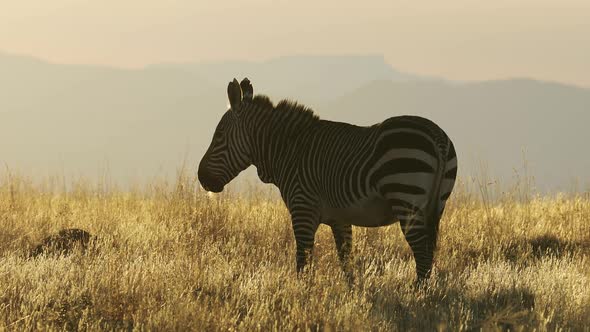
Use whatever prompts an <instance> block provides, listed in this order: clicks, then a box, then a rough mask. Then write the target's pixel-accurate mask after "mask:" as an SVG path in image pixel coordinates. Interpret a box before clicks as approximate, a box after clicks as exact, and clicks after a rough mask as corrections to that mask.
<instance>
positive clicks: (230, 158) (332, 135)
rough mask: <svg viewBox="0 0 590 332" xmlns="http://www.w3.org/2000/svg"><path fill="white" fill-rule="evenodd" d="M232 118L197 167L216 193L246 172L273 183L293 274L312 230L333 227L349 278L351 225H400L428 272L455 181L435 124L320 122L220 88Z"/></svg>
mask: <svg viewBox="0 0 590 332" xmlns="http://www.w3.org/2000/svg"><path fill="white" fill-rule="evenodd" d="M228 97H229V100H230V105H231V107H230V109H229V110H228V111H227V112H226V113H225V114H224V116H223V118H222V119H221V121H220V122H219V124H218V126H217V129H216V131H215V135H214V138H213V141H212V143H211V146H210V147H209V149H208V150H207V152H206V154H205V156H204V157H203V159H202V161H201V163H200V165H199V172H198V175H199V180H200V182H201V184H202V185H203V187H204V188H205V189H207V190H210V191H214V192H219V191H222V190H223V187H224V186H225V185H226V184H227V183H228V182H230V181H231V180H232V179H233V178H234V177H236V176H237V175H238V174H239V173H240V172H241V171H242V170H244V169H245V168H247V167H248V166H250V165H252V164H253V165H255V166H256V167H257V169H258V175H259V177H260V179H261V180H262V181H264V182H266V183H273V184H275V185H276V186H277V187H278V188H279V189H280V191H281V195H282V197H283V199H284V201H285V203H286V205H287V208H288V209H289V211H290V213H291V218H292V223H293V230H294V232H295V239H296V243H297V270H298V271H302V270H303V268H304V267H305V266H306V264H307V261H308V258H309V254H310V252H311V250H312V248H313V243H314V238H315V233H316V230H317V228H318V226H319V224H320V223H325V224H328V225H330V226H331V228H332V231H333V234H334V239H335V242H336V246H337V249H338V255H339V257H340V259H341V261H342V263H343V267H344V269H345V272H346V274H347V276H349V277H350V278H352V271H351V269H350V264H349V261H350V259H351V248H352V227H351V226H352V225H354V226H365V227H378V226H385V225H390V224H392V223H394V222H396V221H399V222H400V225H401V228H402V231H403V233H404V235H405V237H406V240H407V241H408V244H409V245H410V247H411V249H412V251H413V253H414V258H415V261H416V271H417V276H418V280H423V279H425V278H428V276H429V275H430V272H431V269H432V261H433V253H434V250H435V248H436V239H437V234H438V226H439V221H440V218H441V216H442V213H443V211H444V208H445V204H446V201H447V199H448V198H449V196H450V194H451V192H452V190H453V186H454V183H455V178H456V175H457V156H456V153H455V149H454V146H453V143H452V142H451V141H450V139H449V138H448V136H447V135H446V134H445V133H444V132H443V131H442V129H440V128H439V127H438V126H437V125H436V124H434V123H433V122H431V121H430V120H427V119H424V118H421V117H416V116H399V117H393V118H390V119H387V120H385V121H384V122H382V123H380V124H376V125H373V126H370V127H359V126H354V125H351V124H346V123H339V122H332V121H325V120H320V119H319V118H318V117H317V116H315V115H314V114H313V112H312V111H311V110H309V109H307V108H305V107H304V106H301V105H298V104H296V103H293V102H289V101H281V102H280V103H279V104H278V105H276V106H275V105H273V104H272V103H271V102H270V100H269V99H268V98H267V97H264V96H254V94H253V89H252V85H251V84H250V82H249V81H248V80H247V79H244V80H243V81H242V83H238V82H237V80H235V79H234V81H233V82H231V83H230V84H229V86H228Z"/></svg>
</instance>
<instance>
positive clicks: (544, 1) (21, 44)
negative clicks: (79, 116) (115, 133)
mask: <svg viewBox="0 0 590 332" xmlns="http://www.w3.org/2000/svg"><path fill="white" fill-rule="evenodd" d="M0 51H3V52H9V53H16V54H26V55H33V56H36V57H40V58H43V59H48V60H50V61H54V62H60V63H86V64H103V65H113V66H123V67H140V66H143V65H146V64H149V63H157V62H179V61H180V62H197V61H223V60H254V61H261V60H266V59H269V58H272V57H276V56H281V55H300V54H314V55H317V54H332V55H333V54H382V55H384V56H385V59H386V60H387V62H388V63H390V64H391V65H392V66H394V67H395V68H397V69H399V70H403V71H406V72H410V73H418V74H424V75H434V76H442V77H446V78H450V79H460V80H485V79H497V78H510V77H531V78H536V79H543V80H551V81H559V82H564V83H570V84H576V85H580V86H585V87H590V1H588V0H554V1H548V0H514V1H506V0H494V1H475V0H446V1H436V2H434V1H429V2H426V1H419V0H405V1H399V0H397V1H396V0H360V1H359V0H356V1H342V0H339V1H335V0H316V1H312V0H297V1H290V0H289V1H287V0H278V1H271V0H254V1H230V0H224V1H198V0H169V1H150V0H143V1H138V0H125V1H121V0H102V1H97V0H95V1H88V0H86V1H85V0H51V1H38V0H19V1H16V0H0Z"/></svg>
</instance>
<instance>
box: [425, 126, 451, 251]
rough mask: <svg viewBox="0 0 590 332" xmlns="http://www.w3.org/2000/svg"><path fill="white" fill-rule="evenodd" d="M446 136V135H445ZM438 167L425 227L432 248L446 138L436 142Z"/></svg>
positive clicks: (434, 238)
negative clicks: (443, 141) (441, 141)
mask: <svg viewBox="0 0 590 332" xmlns="http://www.w3.org/2000/svg"><path fill="white" fill-rule="evenodd" d="M445 136H446V135H445ZM438 150H439V153H438V167H437V170H436V176H435V177H434V180H433V182H434V183H433V186H432V188H433V190H432V192H431V196H430V199H429V206H428V210H427V216H426V228H427V230H428V235H429V238H430V244H431V245H432V249H433V250H434V249H436V242H437V238H438V226H439V222H440V215H439V211H440V195H441V192H440V190H441V186H442V182H443V180H444V173H445V167H446V158H447V154H448V152H449V140H448V139H446V142H445V143H444V144H440V143H439V144H438Z"/></svg>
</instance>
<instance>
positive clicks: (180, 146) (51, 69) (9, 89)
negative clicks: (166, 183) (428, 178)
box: [0, 54, 590, 190]
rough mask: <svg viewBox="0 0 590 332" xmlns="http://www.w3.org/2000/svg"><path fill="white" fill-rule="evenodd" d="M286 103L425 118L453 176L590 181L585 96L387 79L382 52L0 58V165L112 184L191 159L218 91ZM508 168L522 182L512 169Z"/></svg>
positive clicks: (552, 183) (556, 183)
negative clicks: (449, 152) (239, 90)
mask: <svg viewBox="0 0 590 332" xmlns="http://www.w3.org/2000/svg"><path fill="white" fill-rule="evenodd" d="M243 76H248V77H249V78H250V79H251V80H252V82H253V83H254V88H255V92H260V93H264V94H268V95H270V96H271V98H273V99H274V100H275V101H278V100H279V99H280V98H290V99H296V100H298V101H299V102H301V103H303V104H306V105H309V106H311V107H313V108H314V110H315V111H316V113H318V114H319V115H320V116H321V117H323V118H327V119H331V120H338V121H346V122H351V123H356V124H359V125H368V124H373V123H376V122H379V121H382V120H383V119H385V118H387V117H391V116H396V115H402V114H418V115H423V116H427V117H429V118H431V119H433V120H434V121H435V122H437V123H438V124H439V125H440V126H441V127H443V128H444V129H445V130H446V131H447V132H448V134H449V135H450V136H451V137H452V138H453V140H454V142H455V144H456V147H457V150H458V153H459V156H460V158H461V159H460V163H461V164H460V175H462V176H463V177H466V176H468V175H470V174H473V173H474V172H475V173H477V172H478V165H479V163H480V161H483V162H484V163H485V164H486V165H487V170H488V173H489V174H491V175H492V176H497V177H500V178H502V179H503V181H506V182H510V181H512V180H513V179H514V174H515V173H514V172H515V169H516V170H517V171H518V170H519V169H521V168H522V166H523V150H524V151H525V154H524V156H525V158H526V160H527V161H528V164H529V171H530V173H531V174H533V175H534V176H535V178H536V183H537V184H538V185H539V187H541V188H542V189H551V190H557V189H559V190H568V189H571V187H572V183H573V181H575V180H577V181H578V182H579V184H580V188H579V189H585V184H586V183H588V180H590V176H589V175H588V173H587V171H586V170H588V169H589V168H590V155H588V154H587V153H586V151H587V149H586V142H588V141H589V139H590V132H589V131H588V130H586V129H585V127H586V126H587V124H588V123H589V122H590V121H589V120H590V90H587V89H581V88H577V87H573V86H567V85H563V84H556V83H546V82H538V81H534V80H528V79H510V80H502V81H488V82H475V83H465V82H463V83H461V82H450V81H445V80H442V79H436V78H428V77H419V76H415V75H411V74H408V73H402V72H399V71H396V70H395V69H394V68H392V67H391V66H389V65H387V64H386V63H385V62H384V60H383V58H382V57H379V56H333V57H331V56H321V57H315V56H291V57H282V58H277V59H274V60H270V61H267V62H261V63H251V62H227V63H212V64H158V65H153V66H149V67H146V68H142V69H138V70H128V69H117V68H107V67H97V66H81V65H58V64H50V63H46V62H43V61H40V60H37V59H34V58H28V57H21V56H12V55H6V54H0V162H3V163H5V164H6V165H7V166H8V167H9V168H10V169H13V170H19V171H21V172H22V173H24V174H26V175H33V176H39V175H41V176H43V175H47V174H55V173H60V174H62V173H63V174H66V175H68V176H78V175H84V176H88V177H90V178H94V177H97V176H101V175H102V174H104V173H105V172H106V173H108V174H109V176H110V177H112V179H113V180H115V181H117V182H122V183H128V182H129V181H132V182H135V181H144V180H148V179H150V178H152V177H154V176H162V175H173V174H174V172H175V170H176V168H177V167H179V166H180V165H181V162H182V160H183V159H186V161H187V165H188V166H190V167H193V168H194V167H196V163H197V162H198V160H199V158H200V157H201V155H202V153H203V152H204V150H205V149H206V147H207V146H208V144H209V142H210V138H211V135H212V132H213V130H214V128H215V125H216V124H217V121H218V120H219V118H220V117H221V115H222V113H223V112H224V111H225V109H226V105H227V99H226V94H225V88H226V84H227V82H228V81H229V80H231V79H232V78H233V77H238V78H241V77H243ZM519 172H521V173H522V170H520V171H519Z"/></svg>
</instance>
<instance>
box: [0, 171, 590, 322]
mask: <svg viewBox="0 0 590 332" xmlns="http://www.w3.org/2000/svg"><path fill="white" fill-rule="evenodd" d="M531 191H532V190H529V189H528V188H524V189H523V188H520V189H519V188H516V189H514V190H508V191H506V192H504V193H499V194H497V195H491V194H490V192H489V191H488V187H487V185H486V184H484V185H482V186H479V187H478V188H476V189H475V190H471V189H468V186H467V185H465V184H459V185H458V188H457V189H456V190H455V193H454V194H453V196H452V197H451V200H450V201H449V203H448V205H447V209H446V212H445V214H444V217H443V220H442V221H441V228H440V237H439V246H438V251H437V253H436V256H435V268H434V272H433V276H432V278H431V279H430V280H429V281H428V282H427V283H426V285H424V287H422V288H416V287H415V286H414V284H413V280H414V277H415V272H414V261H413V258H412V255H411V252H410V249H409V247H408V245H407V244H406V242H405V240H404V239H403V236H402V234H401V231H400V229H399V226H398V224H394V225H392V226H390V227H385V228H374V229H363V228H355V229H354V241H355V244H354V254H355V261H354V266H355V276H356V283H355V284H354V285H353V286H352V287H349V285H348V283H347V282H346V280H345V278H344V276H343V274H342V273H341V269H340V266H339V262H338V259H337V255H336V251H335V248H334V241H333V238H332V234H331V232H330V230H329V228H328V227H327V226H321V227H320V230H319V232H318V235H317V237H316V247H315V251H314V265H313V268H312V269H311V271H310V272H309V273H308V274H307V275H305V276H304V277H302V278H296V273H295V243H294V238H293V232H292V229H291V224H290V219H289V215H288V213H287V210H286V208H285V207H284V206H283V203H282V202H281V201H280V200H279V199H277V197H276V196H275V195H273V194H272V193H270V192H267V191H265V189H262V190H260V189H252V190H248V191H246V192H241V193H239V192H233V193H232V192H228V193H224V194H221V195H209V194H207V193H206V192H204V191H202V189H200V188H199V186H198V183H196V182H195V180H194V177H193V176H183V175H182V174H181V175H180V176H178V180H177V181H176V182H175V183H167V182H164V181H162V182H156V181H154V183H153V184H152V185H149V186H145V187H142V188H141V189H130V190H118V189H117V188H116V187H111V186H107V185H104V184H103V185H96V184H91V183H88V182H83V181H79V182H76V183H74V184H73V185H71V186H69V188H68V190H64V189H63V184H62V182H61V181H60V180H59V179H58V178H55V179H53V180H48V181H45V182H42V183H35V184H33V183H32V182H31V181H29V180H27V178H26V177H17V176H5V177H3V178H2V179H1V180H0V223H1V225H2V227H0V330H17V331H25V330H90V331H94V330H154V331H187V330H199V331H212V330H239V331H252V330H262V331H268V330H281V331H285V330H286V331H319V330H326V331H341V330H354V331H364V330H372V331H373V330H374V331H390V330H394V331H395V330H430V331H432V330H473V329H475V330H479V329H483V330H506V329H510V330H532V329H536V330H540V331H544V330H556V329H564V330H582V331H583V330H588V329H589V328H590V195H586V194H569V195H565V194H562V195H552V196H537V195H534V194H533V193H531ZM492 196H494V198H491V197H492ZM71 227H75V228H81V229H84V230H86V231H88V232H90V233H91V234H93V235H95V236H96V239H95V240H94V242H93V244H92V246H91V247H90V248H89V249H88V250H87V251H86V252H82V251H80V250H79V251H77V252H75V253H74V254H72V255H69V256H60V257H53V256H41V257H38V258H35V259H30V258H28V257H27V255H28V253H29V252H30V251H31V250H32V249H33V248H34V246H35V245H36V244H37V243H39V242H40V241H41V240H42V239H43V238H45V237H46V236H48V235H50V234H54V233H56V232H57V231H59V230H61V229H64V228H71Z"/></svg>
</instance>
